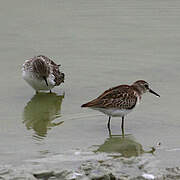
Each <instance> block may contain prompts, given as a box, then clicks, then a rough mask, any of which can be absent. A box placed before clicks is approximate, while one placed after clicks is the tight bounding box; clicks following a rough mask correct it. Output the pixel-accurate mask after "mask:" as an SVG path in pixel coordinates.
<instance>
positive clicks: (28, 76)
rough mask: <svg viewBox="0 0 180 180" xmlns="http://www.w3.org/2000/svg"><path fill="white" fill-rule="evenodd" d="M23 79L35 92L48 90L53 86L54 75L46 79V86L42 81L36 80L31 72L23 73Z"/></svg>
mask: <svg viewBox="0 0 180 180" xmlns="http://www.w3.org/2000/svg"><path fill="white" fill-rule="evenodd" d="M22 76H23V79H24V80H25V81H26V82H27V83H28V84H29V85H30V86H31V87H32V88H34V89H35V90H37V91H38V90H50V89H52V88H53V87H54V86H55V82H54V75H50V76H49V77H48V78H47V82H48V86H47V85H46V82H45V80H44V79H38V78H37V77H36V76H35V75H33V73H32V72H27V71H23V72H22Z"/></svg>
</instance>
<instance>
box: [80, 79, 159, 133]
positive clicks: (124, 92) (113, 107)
mask: <svg viewBox="0 0 180 180" xmlns="http://www.w3.org/2000/svg"><path fill="white" fill-rule="evenodd" d="M146 92H150V93H152V94H155V95H156V96H159V97H160V95H159V94H157V93H156V92H154V91H153V90H152V89H150V88H149V84H148V83H147V82H146V81H144V80H138V81H136V82H134V83H133V84H132V85H119V86H116V87H113V88H110V89H108V90H106V91H105V92H104V93H102V94H101V95H100V96H99V97H97V98H96V99H94V100H92V101H90V102H88V103H86V104H83V105H82V106H81V107H89V108H92V109H94V110H98V111H100V112H102V113H104V114H106V115H108V116H109V120H108V124H107V127H108V130H109V134H111V129H110V120H111V117H122V123H121V129H122V134H124V117H125V116H126V115H127V114H128V113H130V112H131V111H132V110H133V109H135V107H136V106H137V105H138V104H139V102H140V100H141V97H142V94H144V93H146Z"/></svg>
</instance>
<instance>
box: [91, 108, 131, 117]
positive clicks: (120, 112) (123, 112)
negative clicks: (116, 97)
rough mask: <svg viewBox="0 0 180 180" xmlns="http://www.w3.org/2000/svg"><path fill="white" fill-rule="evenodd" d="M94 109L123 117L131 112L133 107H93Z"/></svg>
mask: <svg viewBox="0 0 180 180" xmlns="http://www.w3.org/2000/svg"><path fill="white" fill-rule="evenodd" d="M92 109H94V110H97V111H100V112H102V113H104V114H106V115H108V116H112V117H123V116H126V115H127V114H129V113H130V112H131V111H132V110H133V109H134V108H133V109H115V108H108V109H105V108H92Z"/></svg>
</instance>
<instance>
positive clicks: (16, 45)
mask: <svg viewBox="0 0 180 180" xmlns="http://www.w3.org/2000/svg"><path fill="white" fill-rule="evenodd" d="M0 19H1V29H0V54H1V60H0V72H1V76H0V82H1V88H0V94H1V97H0V100H1V103H0V134H1V141H0V159H1V164H2V165H6V164H7V165H9V164H10V165H13V166H19V165H20V164H23V163H24V162H27V161H30V160H35V161H36V159H39V158H40V159H41V158H45V159H46V158H51V157H53V156H55V155H59V156H60V155H64V154H65V153H69V155H70V154H73V153H72V152H74V151H76V150H78V151H79V150H83V151H91V148H92V147H94V145H95V147H96V148H95V149H96V150H97V149H98V148H99V149H101V151H105V152H106V151H107V149H106V147H105V146H106V145H105V144H108V148H109V147H111V145H112V146H113V144H115V145H117V146H118V145H119V146H121V143H122V142H121V139H108V138H109V136H108V131H107V128H106V123H107V120H108V118H107V117H106V116H104V115H102V114H101V113H98V112H95V111H92V110H88V109H81V108H80V106H81V104H83V103H85V102H87V101H89V100H91V99H93V98H95V97H96V96H98V95H99V94H100V93H102V92H103V91H104V90H106V89H108V88H110V87H113V86H116V85H119V84H123V83H125V84H131V83H133V82H134V81H136V80H138V79H144V80H146V81H148V82H149V83H150V85H151V87H152V89H153V90H155V91H156V92H157V93H159V94H160V95H161V98H157V97H155V96H153V95H152V94H147V95H144V97H143V101H142V104H141V105H140V106H139V108H137V110H136V111H134V112H133V113H131V114H129V115H128V117H127V118H126V121H125V134H127V135H128V134H129V135H130V137H131V138H130V139H126V143H127V141H128V142H129V143H130V144H133V148H135V149H136V150H137V151H134V153H135V154H132V155H133V156H141V157H144V158H145V159H146V157H147V155H146V153H144V152H145V151H150V150H151V148H152V147H156V150H155V152H154V153H153V154H148V157H149V156H150V157H152V158H153V161H154V158H155V160H156V162H158V163H154V164H153V166H154V167H158V168H159V167H162V168H164V167H175V166H179V165H180V162H179V159H178V158H177V157H179V155H180V141H179V136H180V131H179V129H180V121H179V119H180V115H179V99H180V94H179V86H180V83H179V82H180V73H179V67H180V60H179V57H180V51H179V47H180V34H179V32H180V23H179V22H180V2H179V1H176V0H174V1H168V0H166V1H161V0H158V1H155V0H153V1H140V0H135V1H130V0H127V1H124V0H121V1H119V0H118V1H117V0H111V1H109V0H104V1H95V0H87V1H83V0H78V1H71V0H70V1H63V0H54V1H48V0H45V1H43V0H39V1H35V0H31V1H23V0H16V1H10V0H6V1H2V0H1V7H0ZM38 54H44V55H46V56H48V57H50V58H52V59H53V60H54V61H55V62H57V63H58V64H62V71H63V72H64V73H65V75H66V78H65V83H64V84H63V85H62V86H60V87H56V88H54V90H53V94H49V93H47V94H44V93H42V94H39V95H36V94H35V91H34V90H33V89H31V87H29V86H28V84H26V82H25V81H24V80H23V79H22V77H21V66H22V64H23V62H24V61H25V60H26V59H28V58H31V57H33V56H34V55H38ZM112 133H113V134H117V135H121V131H120V118H113V119H112ZM159 144H160V146H159ZM157 145H158V146H157ZM120 148H121V147H120ZM128 149H129V148H128ZM93 150H94V148H93ZM92 152H93V151H92ZM119 153H121V154H123V153H122V152H121V151H119ZM129 156H131V154H128V155H127V156H126V157H129ZM65 157H68V155H67V156H65ZM69 157H71V156H69ZM48 161H49V159H48ZM57 161H58V159H57ZM59 161H61V160H60V159H59ZM148 161H149V162H151V160H148ZM153 161H152V162H153ZM72 164H73V163H72ZM74 164H75V163H74ZM64 166H66V165H65V164H64Z"/></svg>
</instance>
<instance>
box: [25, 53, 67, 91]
mask: <svg viewBox="0 0 180 180" xmlns="http://www.w3.org/2000/svg"><path fill="white" fill-rule="evenodd" d="M59 67H60V65H57V64H56V63H54V62H53V61H52V60H51V59H49V58H48V57H46V56H43V55H39V56H35V57H33V58H32V59H30V60H27V61H25V63H24V64H23V68H22V76H23V79H24V80H25V81H26V82H27V83H28V84H29V85H30V86H31V87H32V88H34V89H35V90H36V92H38V91H48V90H49V91H50V92H51V89H52V88H53V87H54V86H59V85H60V84H61V83H62V82H64V73H62V72H60V71H59Z"/></svg>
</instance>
